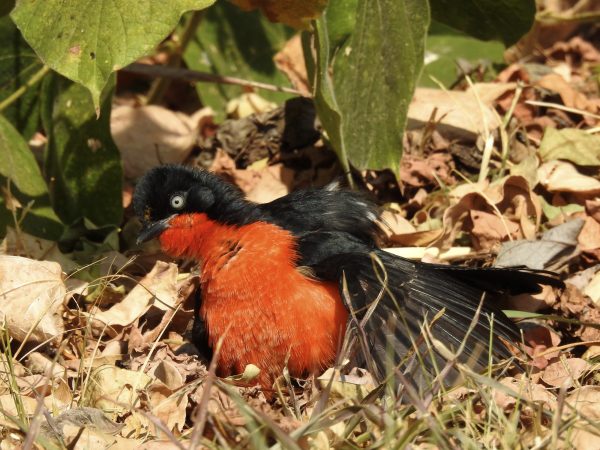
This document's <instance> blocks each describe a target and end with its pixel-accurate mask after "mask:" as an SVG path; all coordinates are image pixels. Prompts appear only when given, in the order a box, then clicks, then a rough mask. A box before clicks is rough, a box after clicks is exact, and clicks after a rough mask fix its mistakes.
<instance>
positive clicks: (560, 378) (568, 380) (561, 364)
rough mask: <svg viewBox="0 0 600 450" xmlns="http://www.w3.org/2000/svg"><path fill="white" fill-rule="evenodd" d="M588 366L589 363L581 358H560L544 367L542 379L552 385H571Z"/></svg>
mask: <svg viewBox="0 0 600 450" xmlns="http://www.w3.org/2000/svg"><path fill="white" fill-rule="evenodd" d="M589 368H590V364H589V363H588V362H587V361H586V360H585V359H581V358H568V359H561V360H560V361H556V362H553V363H551V364H549V365H548V367H546V368H545V369H544V372H543V373H542V381H543V382H544V383H546V384H547V385H549V386H552V387H557V388H558V387H562V386H566V387H571V386H573V384H574V383H575V381H577V380H579V379H580V378H581V377H582V376H583V375H584V374H585V373H586V372H587V371H588V370H589Z"/></svg>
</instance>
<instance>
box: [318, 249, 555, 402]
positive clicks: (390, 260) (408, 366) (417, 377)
mask: <svg viewBox="0 0 600 450" xmlns="http://www.w3.org/2000/svg"><path fill="white" fill-rule="evenodd" d="M334 258H336V259H337V261H330V264H332V265H333V267H338V268H339V269H338V270H340V272H341V273H340V278H341V280H342V281H341V283H342V285H341V289H342V292H343V293H344V297H345V301H346V303H347V306H348V308H349V309H350V311H351V315H352V317H353V321H352V325H351V329H352V330H353V335H354V341H355V343H356V346H355V348H361V349H362V350H363V351H362V352H360V353H362V354H363V355H364V356H365V359H366V360H367V362H368V361H369V360H370V362H371V364H370V367H369V368H370V369H371V371H372V372H374V375H375V376H376V378H378V379H379V380H383V379H384V378H386V375H388V374H390V372H391V371H393V372H394V373H395V374H396V375H397V377H396V378H397V379H400V381H401V382H402V384H405V383H406V380H411V382H412V383H413V386H414V387H416V388H417V389H419V390H421V391H424V390H426V389H428V388H429V386H430V384H431V383H432V381H433V379H434V378H435V377H436V376H437V375H438V374H439V373H440V372H442V371H443V370H444V367H445V366H446V365H448V364H449V363H448V361H449V360H450V361H452V360H456V362H460V363H464V364H467V365H468V366H469V367H471V368H473V369H474V370H478V371H481V370H483V369H485V368H486V367H488V366H489V364H490V363H491V362H496V361H498V360H502V359H507V358H510V357H512V356H513V353H512V352H511V351H510V350H509V348H508V347H507V345H505V342H514V343H515V344H517V343H519V342H520V341H521V336H520V331H519V328H518V327H517V326H516V325H515V324H514V323H513V322H512V321H511V320H510V319H509V318H508V317H506V315H505V314H504V313H503V312H502V311H501V310H500V308H499V307H498V306H497V305H496V303H495V302H494V300H495V297H497V294H498V293H501V292H509V293H522V292H536V291H539V289H540V287H539V284H549V285H552V286H560V285H562V282H561V281H560V280H558V279H557V278H556V276H554V275H552V274H550V273H547V272H538V271H531V270H522V269H513V268H497V269H468V268H457V267H454V266H444V265H436V264H424V263H420V262H414V261H409V260H406V259H404V258H399V257H397V256H393V255H390V254H388V253H386V252H383V251H377V252H374V253H372V254H371V255H370V256H369V255H365V254H359V253H356V254H346V255H343V256H341V257H334ZM452 364H453V363H450V366H452ZM450 366H449V369H451V370H447V371H446V372H447V374H446V383H445V384H448V382H451V381H452V379H453V378H454V379H456V377H457V375H458V372H457V371H456V370H455V369H454V368H452V367H450Z"/></svg>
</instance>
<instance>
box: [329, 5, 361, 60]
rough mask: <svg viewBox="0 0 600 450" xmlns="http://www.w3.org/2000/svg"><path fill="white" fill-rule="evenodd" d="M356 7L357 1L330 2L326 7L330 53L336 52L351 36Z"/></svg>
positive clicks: (354, 24)
mask: <svg viewBox="0 0 600 450" xmlns="http://www.w3.org/2000/svg"><path fill="white" fill-rule="evenodd" d="M357 7H358V0H330V2H329V6H328V7H327V14H328V16H329V20H328V21H327V34H328V35H329V44H330V46H331V51H332V52H335V51H337V50H338V49H339V47H341V46H342V45H343V44H344V42H345V41H346V40H347V39H348V38H349V37H350V36H351V35H352V32H353V31H354V27H355V26H356V8H357Z"/></svg>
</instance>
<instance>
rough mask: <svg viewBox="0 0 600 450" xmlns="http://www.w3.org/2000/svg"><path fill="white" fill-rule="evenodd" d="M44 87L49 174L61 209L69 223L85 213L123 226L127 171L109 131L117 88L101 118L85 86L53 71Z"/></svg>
mask: <svg viewBox="0 0 600 450" xmlns="http://www.w3.org/2000/svg"><path fill="white" fill-rule="evenodd" d="M110 84H111V85H113V86H114V78H113V81H112V82H111V83H110ZM43 90H44V97H43V108H42V120H43V123H44V128H45V129H46V133H47V135H48V145H47V149H46V175H47V177H48V178H49V179H50V180H51V181H50V196H51V199H52V204H53V205H54V209H55V210H56V213H57V214H58V215H59V217H60V218H61V219H62V221H63V222H64V223H66V224H68V225H71V224H73V223H75V222H79V221H81V219H83V218H86V219H88V220H90V221H91V222H92V223H93V224H95V225H96V226H104V225H119V224H120V222H121V215H122V200H121V195H122V176H123V174H122V168H121V158H120V154H119V150H118V149H117V147H116V146H115V144H114V142H113V140H112V137H111V134H110V107H111V97H112V89H109V90H106V92H105V93H104V95H103V97H102V102H101V115H100V117H99V118H98V119H96V113H95V111H94V105H93V104H92V101H91V99H90V96H89V95H88V93H87V92H86V90H85V88H84V87H83V86H81V85H79V84H75V83H72V82H70V81H68V80H65V79H64V78H61V77H59V76H52V77H49V78H48V79H47V80H45V82H44V88H43Z"/></svg>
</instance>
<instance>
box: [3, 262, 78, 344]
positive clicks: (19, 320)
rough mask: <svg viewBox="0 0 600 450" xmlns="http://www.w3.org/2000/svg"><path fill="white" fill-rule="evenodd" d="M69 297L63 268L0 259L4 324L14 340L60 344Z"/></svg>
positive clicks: (52, 264)
mask: <svg viewBox="0 0 600 450" xmlns="http://www.w3.org/2000/svg"><path fill="white" fill-rule="evenodd" d="M65 294H66V287H65V284H64V282H63V275H62V269H61V267H60V265H59V264H57V263H55V262H49V261H35V260H32V259H28V258H22V257H20V256H8V255H0V322H2V323H4V324H5V326H6V329H7V331H8V334H9V336H10V337H12V338H14V339H16V340H17V341H21V342H23V341H25V340H27V341H32V342H38V343H41V342H46V341H49V342H51V343H54V344H57V343H59V342H60V341H61V340H62V334H63V333H64V331H65V326H64V323H63V319H62V314H63V312H64V306H63V301H64V298H65Z"/></svg>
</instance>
